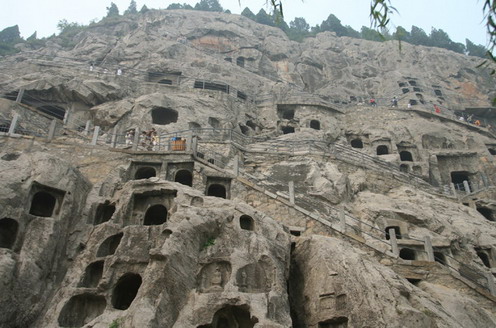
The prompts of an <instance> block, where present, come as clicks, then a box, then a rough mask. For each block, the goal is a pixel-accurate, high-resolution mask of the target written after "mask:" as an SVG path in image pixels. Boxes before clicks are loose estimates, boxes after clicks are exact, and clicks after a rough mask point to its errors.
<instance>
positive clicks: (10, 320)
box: [0, 10, 496, 328]
mask: <svg viewBox="0 0 496 328" xmlns="http://www.w3.org/2000/svg"><path fill="white" fill-rule="evenodd" d="M75 41H77V42H76V43H77V44H76V46H75V47H74V48H73V49H66V48H62V47H61V46H59V45H58V44H57V42H56V41H54V42H53V43H52V44H49V45H48V46H47V47H46V48H43V49H40V50H38V51H35V52H21V53H19V54H16V55H14V56H10V57H5V58H2V59H1V60H0V68H1V71H0V75H1V76H2V80H1V81H0V93H1V94H2V98H0V115H1V116H0V143H1V145H2V148H1V151H0V172H2V178H3V179H2V187H3V188H0V276H1V283H0V291H1V292H0V305H1V307H2V309H3V311H2V312H1V313H0V326H2V327H88V328H89V327H94V328H103V327H105V328H107V327H112V328H115V327H150V328H152V327H196V328H200V327H202V328H207V327H211V328H220V327H242V328H245V327H311V328H314V327H315V328H329V327H372V326H378V327H419V326H421V327H493V326H495V325H496V316H495V311H494V302H496V295H495V294H496V288H495V286H494V273H496V269H495V266H496V249H495V245H496V229H495V226H494V221H495V220H496V214H495V213H494V211H495V210H496V201H495V192H494V185H495V183H496V170H495V165H494V157H493V156H494V155H495V154H496V138H495V135H494V132H493V129H492V126H495V125H496V122H494V120H495V119H494V110H495V109H494V108H491V107H490V105H489V100H490V99H492V97H495V96H496V94H495V88H494V80H493V79H492V78H491V77H490V76H488V75H487V74H486V73H485V72H484V71H481V70H479V69H477V68H476V66H477V65H478V59H476V58H471V57H467V56H463V55H459V54H455V53H452V52H449V51H446V50H443V49H436V48H426V47H413V46H411V45H408V44H403V45H402V48H401V50H400V49H399V48H398V45H397V44H395V43H393V42H385V43H374V42H369V41H364V40H356V39H351V38H339V37H336V36H335V35H333V34H331V33H322V34H318V35H317V36H316V37H315V38H309V39H306V40H305V41H304V42H302V43H296V42H293V41H289V40H288V39H287V38H286V36H285V35H284V34H283V33H282V32H281V31H280V30H278V29H275V28H271V27H267V26H263V25H258V24H256V23H254V22H252V21H250V20H248V19H246V18H244V17H240V16H237V15H227V14H217V13H204V12H198V11H181V10H177V11H151V12H148V13H146V14H144V15H136V16H127V17H122V18H118V19H115V20H111V21H109V20H107V21H102V22H100V23H97V24H93V25H91V26H90V27H89V28H88V29H87V30H85V31H83V32H81V33H80V34H78V35H77V36H76V40H75ZM394 96H396V98H397V101H398V104H397V106H395V107H391V106H390V105H391V102H390V100H391V99H392V97H394ZM369 98H375V99H376V102H377V104H378V106H369V105H368V101H369ZM407 104H409V105H407ZM470 115H472V116H470ZM460 117H464V118H465V119H464V120H460ZM476 123H477V124H476ZM151 128H153V129H155V131H156V135H153V136H152V133H149V137H146V136H145V135H142V134H141V133H140V131H144V130H147V131H150V129H151ZM130 129H134V134H132V133H131V132H129V130H130Z"/></svg>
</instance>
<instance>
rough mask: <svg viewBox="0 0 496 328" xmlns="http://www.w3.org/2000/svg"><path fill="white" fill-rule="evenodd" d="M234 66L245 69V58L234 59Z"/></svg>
mask: <svg viewBox="0 0 496 328" xmlns="http://www.w3.org/2000/svg"><path fill="white" fill-rule="evenodd" d="M236 65H238V66H239V67H245V57H238V58H236Z"/></svg>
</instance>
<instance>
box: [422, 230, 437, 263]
mask: <svg viewBox="0 0 496 328" xmlns="http://www.w3.org/2000/svg"><path fill="white" fill-rule="evenodd" d="M424 250H425V252H426V253H427V260H428V261H431V262H434V261H435V259H434V250H433V249H432V241H431V236H425V237H424Z"/></svg>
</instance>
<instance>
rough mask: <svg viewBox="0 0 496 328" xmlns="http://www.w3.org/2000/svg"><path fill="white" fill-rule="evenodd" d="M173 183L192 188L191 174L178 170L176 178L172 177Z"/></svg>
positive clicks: (187, 171)
mask: <svg viewBox="0 0 496 328" xmlns="http://www.w3.org/2000/svg"><path fill="white" fill-rule="evenodd" d="M174 181H175V182H179V183H180V184H183V185H186V186H190V187H192V186H193V174H191V172H190V171H189V170H179V171H177V172H176V176H175V177H174Z"/></svg>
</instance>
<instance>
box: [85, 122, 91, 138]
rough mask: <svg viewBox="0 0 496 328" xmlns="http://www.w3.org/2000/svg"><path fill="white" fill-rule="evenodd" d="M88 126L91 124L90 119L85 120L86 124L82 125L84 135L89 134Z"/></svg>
mask: <svg viewBox="0 0 496 328" xmlns="http://www.w3.org/2000/svg"><path fill="white" fill-rule="evenodd" d="M90 126H91V121H90V120H87V121H86V125H85V126H84V134H85V135H88V134H90Z"/></svg>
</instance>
